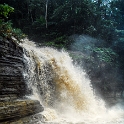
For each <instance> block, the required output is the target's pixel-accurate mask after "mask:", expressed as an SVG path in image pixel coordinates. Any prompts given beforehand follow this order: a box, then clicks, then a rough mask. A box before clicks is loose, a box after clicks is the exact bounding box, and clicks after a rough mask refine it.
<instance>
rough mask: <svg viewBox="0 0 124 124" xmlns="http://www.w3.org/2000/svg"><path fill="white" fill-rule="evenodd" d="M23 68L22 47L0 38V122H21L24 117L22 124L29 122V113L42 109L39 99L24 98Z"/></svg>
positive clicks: (14, 123)
mask: <svg viewBox="0 0 124 124" xmlns="http://www.w3.org/2000/svg"><path fill="white" fill-rule="evenodd" d="M24 68H25V64H24V61H23V49H22V47H20V46H19V45H18V44H16V43H15V42H13V41H12V40H7V39H3V38H0V124H10V123H13V124H17V122H18V123H19V124H20V122H21V123H22V124H23V119H22V118H24V117H26V122H25V121H24V124H29V122H30V120H31V119H30V118H31V115H32V116H33V114H36V113H39V112H41V111H43V107H42V105H41V104H40V103H39V101H37V100H29V99H24V96H25V95H26V91H27V86H26V81H25V79H24V77H23V71H24ZM29 115H30V116H29ZM28 116H29V117H28ZM35 120H37V119H35ZM34 123H35V122H34ZM32 124H33V122H32Z"/></svg>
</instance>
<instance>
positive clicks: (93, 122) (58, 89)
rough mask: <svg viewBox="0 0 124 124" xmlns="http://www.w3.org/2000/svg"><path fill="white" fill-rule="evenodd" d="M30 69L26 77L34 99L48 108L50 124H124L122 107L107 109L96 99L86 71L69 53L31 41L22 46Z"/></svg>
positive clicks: (46, 112)
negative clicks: (37, 44) (40, 46)
mask: <svg viewBox="0 0 124 124" xmlns="http://www.w3.org/2000/svg"><path fill="white" fill-rule="evenodd" d="M21 46H23V47H24V48H25V49H26V51H25V54H24V58H25V62H26V63H27V67H26V69H25V74H24V76H25V78H27V81H28V83H27V84H28V87H29V89H31V90H32V92H33V96H32V97H31V98H35V99H37V100H39V101H40V102H41V104H43V105H44V109H45V110H44V112H43V113H42V115H43V116H44V117H45V119H46V121H45V122H44V123H48V124H124V119H123V118H124V111H123V109H122V108H117V109H116V108H113V109H111V110H108V109H106V107H105V104H104V102H103V101H102V100H100V99H99V100H98V99H96V98H95V96H94V94H93V91H92V87H91V85H90V80H89V79H88V78H87V77H86V74H85V72H84V71H82V70H81V69H80V68H79V67H76V66H75V65H73V62H72V59H71V58H70V57H69V55H68V53H67V52H65V51H57V50H55V49H53V48H48V47H45V48H38V47H36V45H35V44H34V43H33V42H31V41H28V40H25V42H24V43H23V44H21Z"/></svg>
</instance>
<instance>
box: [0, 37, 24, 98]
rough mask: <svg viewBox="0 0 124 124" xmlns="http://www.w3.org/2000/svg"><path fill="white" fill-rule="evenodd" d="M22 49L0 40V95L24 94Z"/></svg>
mask: <svg viewBox="0 0 124 124" xmlns="http://www.w3.org/2000/svg"><path fill="white" fill-rule="evenodd" d="M23 68H24V63H23V49H22V48H21V47H20V46H19V45H17V44H15V43H14V42H13V41H8V40H3V39H1V40H0V95H6V94H7V95H8V94H16V95H17V96H23V95H24V94H25V91H26V90H25V88H26V85H25V81H24V78H23Z"/></svg>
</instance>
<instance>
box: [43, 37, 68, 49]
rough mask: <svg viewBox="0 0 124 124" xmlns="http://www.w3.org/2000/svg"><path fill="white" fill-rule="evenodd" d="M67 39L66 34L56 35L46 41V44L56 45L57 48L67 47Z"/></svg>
mask: <svg viewBox="0 0 124 124" xmlns="http://www.w3.org/2000/svg"><path fill="white" fill-rule="evenodd" d="M68 43H69V41H68V39H67V38H66V36H61V37H57V38H56V39H54V40H52V41H50V42H48V43H46V44H45V45H46V46H53V47H57V48H67V47H68Z"/></svg>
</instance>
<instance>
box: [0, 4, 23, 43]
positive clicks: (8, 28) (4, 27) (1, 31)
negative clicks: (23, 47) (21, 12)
mask: <svg viewBox="0 0 124 124" xmlns="http://www.w3.org/2000/svg"><path fill="white" fill-rule="evenodd" d="M0 10H1V11H0V16H1V18H0V36H2V37H4V38H10V39H11V38H12V37H14V38H16V39H17V40H16V41H17V42H21V39H22V38H24V37H25V35H24V34H23V33H22V31H21V30H20V29H15V28H13V27H12V23H11V21H7V22H6V21H4V18H8V15H9V13H10V12H13V11H14V8H12V7H10V6H8V5H7V4H4V5H2V4H0Z"/></svg>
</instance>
